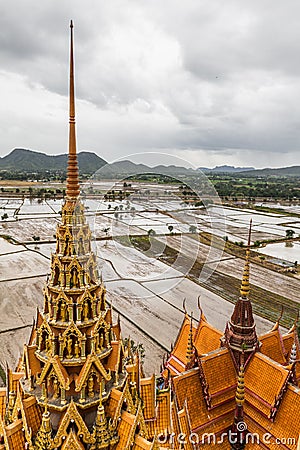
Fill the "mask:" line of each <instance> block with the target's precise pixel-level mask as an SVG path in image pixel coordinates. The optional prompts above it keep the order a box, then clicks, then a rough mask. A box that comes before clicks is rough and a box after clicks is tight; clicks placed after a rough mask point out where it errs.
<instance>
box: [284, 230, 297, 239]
mask: <svg viewBox="0 0 300 450" xmlns="http://www.w3.org/2000/svg"><path fill="white" fill-rule="evenodd" d="M294 234H295V231H294V230H291V229H289V230H286V232H285V236H286V238H287V239H292V238H293V237H294Z"/></svg>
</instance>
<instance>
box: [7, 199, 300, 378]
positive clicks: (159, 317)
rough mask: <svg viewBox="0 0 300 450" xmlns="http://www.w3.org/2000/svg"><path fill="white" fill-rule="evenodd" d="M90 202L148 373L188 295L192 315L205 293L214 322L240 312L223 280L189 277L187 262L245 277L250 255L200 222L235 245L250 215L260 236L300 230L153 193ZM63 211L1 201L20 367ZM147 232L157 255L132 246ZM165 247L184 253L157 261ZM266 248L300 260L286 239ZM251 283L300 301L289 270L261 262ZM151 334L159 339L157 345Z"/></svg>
mask: <svg viewBox="0 0 300 450" xmlns="http://www.w3.org/2000/svg"><path fill="white" fill-rule="evenodd" d="M108 204H110V205H111V206H110V208H108ZM85 205H86V215H87V220H88V222H89V224H90V226H91V229H92V232H93V234H94V237H95V238H97V239H98V240H95V241H94V242H93V247H94V251H95V253H96V256H97V260H98V263H99V268H100V270H101V272H102V276H103V280H104V282H105V284H106V287H107V298H108V301H109V302H112V303H113V308H114V309H115V310H116V312H119V313H120V315H121V322H122V327H123V336H126V335H128V334H131V335H135V338H136V339H138V340H140V341H141V342H143V343H144V346H145V349H146V353H147V358H146V360H147V366H146V372H147V373H150V372H151V371H153V370H156V371H158V370H159V365H160V362H161V356H162V353H163V351H164V349H167V348H169V347H170V344H171V342H174V340H175V338H176V336H177V333H178V331H179V327H180V325H181V322H182V320H183V314H184V312H183V306H182V303H183V298H186V305H187V309H188V312H193V314H194V317H195V318H196V319H197V318H198V316H199V311H198V307H197V302H198V296H199V295H200V296H201V306H202V308H203V310H204V313H205V315H206V317H207V319H208V321H209V322H210V323H211V324H212V325H214V326H215V327H217V328H219V329H221V330H222V329H224V327H225V325H226V321H227V320H228V319H229V318H230V315H231V313H232V310H233V305H232V303H230V302H229V301H227V300H226V299H225V298H224V296H222V295H218V291H217V290H216V289H212V288H213V287H215V286H210V283H213V281H211V280H213V278H211V279H210V278H208V279H207V280H206V283H204V284H203V285H199V283H197V282H196V281H197V280H194V279H193V278H191V277H190V276H188V275H189V269H190V268H191V267H187V264H190V265H192V266H195V264H196V265H197V264H198V265H199V267H212V270H211V272H212V273H215V274H216V273H219V274H220V275H222V274H230V276H231V277H232V278H233V279H235V280H237V281H239V280H241V274H242V270H243V259H240V258H237V257H235V256H232V255H230V254H228V253H225V252H222V251H220V250H218V249H214V248H210V247H209V246H207V245H205V244H203V243H200V242H199V240H198V239H196V238H195V235H194V234H193V233H190V227H191V226H192V225H193V226H194V227H196V230H197V231H200V232H201V231H206V232H209V233H212V234H214V235H216V236H219V237H225V236H227V237H228V238H229V240H230V241H233V242H241V241H243V242H246V240H247V233H248V227H249V222H250V219H251V218H252V220H253V234H252V242H254V241H256V240H267V239H278V238H281V237H285V234H286V230H287V229H293V230H294V231H295V233H298V232H299V231H300V219H299V220H298V219H297V218H295V217H292V216H288V215H285V216H280V215H278V214H268V213H258V212H256V211H251V210H239V209H234V208H223V207H220V206H213V207H211V208H208V209H207V210H205V209H202V208H190V207H186V206H183V205H182V203H180V202H179V201H177V202H176V201H174V200H173V199H172V200H171V201H170V202H166V201H164V202H163V203H161V204H160V203H159V201H156V202H155V203H153V202H150V201H149V202H147V200H145V199H143V201H142V202H130V203H129V204H126V203H125V202H123V210H120V206H121V202H117V201H116V202H110V203H108V202H104V201H102V202H98V201H96V200H95V199H92V200H90V199H87V200H86V201H85ZM60 208H61V202H60V201H53V200H51V201H47V202H38V201H37V200H33V201H29V200H28V199H26V200H25V201H24V202H23V201H22V200H18V199H10V200H4V199H0V219H1V217H2V216H3V215H4V214H5V213H7V215H8V218H6V219H4V218H3V219H2V220H0V234H1V235H4V236H7V235H9V236H11V237H13V238H14V239H15V240H16V242H17V243H16V244H12V243H9V242H8V241H7V240H5V239H2V238H1V239H0V362H1V364H4V363H5V361H7V362H8V363H9V364H10V365H12V366H14V365H15V364H16V361H17V359H18V357H19V354H20V351H21V349H22V346H23V342H24V339H25V338H26V336H28V334H29V332H30V325H31V324H32V320H33V317H34V316H35V314H36V312H35V311H36V307H37V306H38V307H40V308H41V307H42V303H43V294H42V289H43V285H44V283H45V281H46V277H47V273H49V258H50V254H51V252H53V251H54V250H55V242H54V235H55V231H56V227H57V224H58V223H59V220H60V215H59V211H60ZM115 208H117V209H116V210H115ZM121 208H122V207H121ZM126 208H127V210H126ZM132 208H134V209H132ZM156 209H158V212H157V211H156ZM116 212H117V214H116ZM170 227H172V228H170ZM149 230H154V232H155V233H156V239H157V241H158V242H159V243H160V245H161V252H160V251H158V252H157V255H153V252H151V248H150V250H149V251H147V250H145V251H141V250H140V249H138V248H135V246H134V242H133V241H132V240H131V238H130V239H129V238H128V237H129V236H147V235H148V232H149ZM170 230H171V232H170ZM33 236H38V237H39V238H40V242H37V243H35V242H34V241H33ZM111 237H114V238H118V237H120V238H124V237H125V238H126V239H127V241H128V242H129V245H128V243H127V245H123V244H122V239H118V241H116V240H110V239H108V240H107V239H106V238H111ZM99 239H102V240H99ZM166 247H168V248H170V249H172V250H173V251H174V252H176V255H177V257H176V259H175V262H172V263H171V264H170V263H169V262H168V261H164V260H163V259H162V258H158V257H161V255H162V254H163V252H164V249H165V248H166ZM158 248H160V247H158ZM156 251H157V248H156ZM259 251H260V252H263V253H265V255H270V256H272V257H273V256H276V257H279V258H281V257H282V258H283V259H287V260H291V261H295V260H299V261H300V253H297V252H299V251H300V245H299V244H297V243H294V244H293V247H288V248H287V247H285V245H284V243H281V244H268V245H267V246H266V247H265V248H263V249H259ZM267 252H268V253H267ZM298 254H299V256H297V255H298ZM156 256H157V257H156ZM251 283H252V284H253V285H255V286H257V287H258V288H264V289H267V290H269V291H270V292H272V293H274V294H280V295H283V296H285V297H286V298H288V299H291V300H293V301H299V299H297V295H298V294H297V293H298V290H299V281H298V280H297V279H295V278H288V277H287V276H286V275H285V274H277V273H275V272H272V271H270V270H269V269H267V268H265V267H261V266H256V265H255V264H253V265H252V267H251ZM287 286H288V289H287ZM222 289H223V288H222ZM220 292H221V290H220ZM236 297H238V289H237V290H236ZM116 316H117V314H115V319H116ZM256 323H257V328H258V332H259V333H263V332H265V331H267V330H269V329H270V328H271V326H272V323H271V322H270V321H268V320H266V319H264V318H261V317H259V316H257V317H256ZM12 336H14V337H15V338H14V339H12ZM151 336H156V341H154V340H153V339H151Z"/></svg>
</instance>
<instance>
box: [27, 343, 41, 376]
mask: <svg viewBox="0 0 300 450" xmlns="http://www.w3.org/2000/svg"><path fill="white" fill-rule="evenodd" d="M36 349H37V346H36V345H31V346H27V345H25V347H24V353H25V364H26V366H27V370H29V369H30V371H31V375H36V374H37V373H41V371H42V368H41V363H40V360H39V359H38V358H37V357H36V356H35V351H36Z"/></svg>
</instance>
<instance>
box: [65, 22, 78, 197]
mask: <svg viewBox="0 0 300 450" xmlns="http://www.w3.org/2000/svg"><path fill="white" fill-rule="evenodd" d="M69 96H70V97H69V102H70V119H69V157H68V174H67V175H68V177H67V197H68V198H77V197H78V196H79V193H80V190H79V171H78V162H77V152H76V129H75V89H74V56H73V22H72V20H71V23H70V90H69Z"/></svg>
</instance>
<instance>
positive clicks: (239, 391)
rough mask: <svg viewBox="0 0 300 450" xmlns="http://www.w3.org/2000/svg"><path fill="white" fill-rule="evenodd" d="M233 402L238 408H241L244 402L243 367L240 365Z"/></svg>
mask: <svg viewBox="0 0 300 450" xmlns="http://www.w3.org/2000/svg"><path fill="white" fill-rule="evenodd" d="M235 401H236V404H237V405H238V406H243V404H244V401H245V381H244V366H243V365H241V367H240V370H239V376H238V384H237V388H236V394H235Z"/></svg>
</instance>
